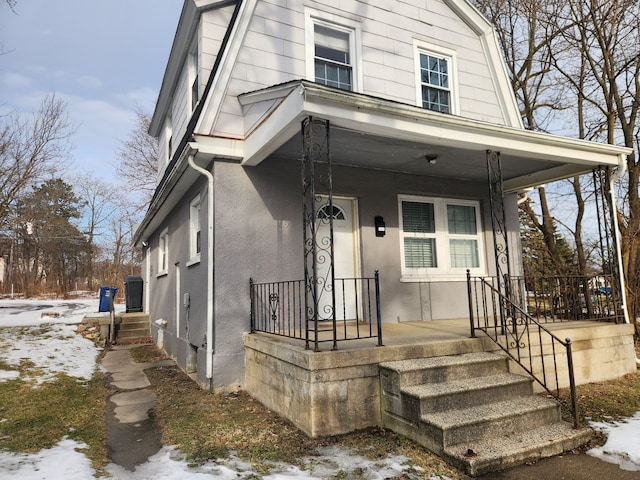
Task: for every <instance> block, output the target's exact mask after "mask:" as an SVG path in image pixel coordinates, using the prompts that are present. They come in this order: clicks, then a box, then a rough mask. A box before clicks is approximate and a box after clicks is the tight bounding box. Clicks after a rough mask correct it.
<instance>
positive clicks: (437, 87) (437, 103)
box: [415, 42, 458, 114]
mask: <svg viewBox="0 0 640 480" xmlns="http://www.w3.org/2000/svg"><path fill="white" fill-rule="evenodd" d="M415 46H416V85H417V86H418V88H417V99H418V104H419V105H420V106H421V107H422V108H426V109H428V110H434V111H436V112H442V113H453V114H455V113H457V103H458V102H457V86H456V57H455V52H454V51H453V50H449V49H446V48H443V47H439V46H432V45H429V46H427V45H425V44H422V43H420V42H415Z"/></svg>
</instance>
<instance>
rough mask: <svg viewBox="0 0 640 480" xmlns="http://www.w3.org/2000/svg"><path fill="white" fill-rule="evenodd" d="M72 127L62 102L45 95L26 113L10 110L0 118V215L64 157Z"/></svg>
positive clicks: (4, 216) (3, 214)
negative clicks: (37, 105) (37, 104)
mask: <svg viewBox="0 0 640 480" xmlns="http://www.w3.org/2000/svg"><path fill="white" fill-rule="evenodd" d="M72 134H73V129H72V127H71V124H70V122H69V119H68V116H67V106H66V104H65V102H63V101H62V100H60V99H59V98H57V97H56V95H55V94H50V95H47V96H46V97H45V98H44V99H43V100H42V103H41V104H40V108H39V109H38V111H36V112H35V113H33V114H32V115H31V116H30V117H25V116H23V115H20V114H19V113H18V112H15V111H14V112H12V113H10V114H8V115H6V116H4V117H2V118H0V218H7V217H8V211H9V208H10V205H11V204H12V202H14V201H15V200H16V198H18V196H19V195H20V193H21V192H23V191H25V189H26V188H27V187H29V186H32V185H35V184H36V183H37V182H38V181H41V180H43V179H44V178H45V177H47V176H49V174H51V173H52V172H53V171H54V169H55V166H56V165H55V162H59V161H61V160H63V159H66V158H67V157H68V154H69V151H70V148H71V144H70V139H71V136H72Z"/></svg>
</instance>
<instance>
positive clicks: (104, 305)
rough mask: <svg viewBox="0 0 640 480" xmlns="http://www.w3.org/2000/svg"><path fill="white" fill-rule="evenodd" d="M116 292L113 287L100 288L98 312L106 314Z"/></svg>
mask: <svg viewBox="0 0 640 480" xmlns="http://www.w3.org/2000/svg"><path fill="white" fill-rule="evenodd" d="M117 292H118V289H117V288H114V287H100V303H99V304H98V312H108V311H109V305H111V302H113V299H114V298H115V296H116V293H117ZM109 296H111V298H109Z"/></svg>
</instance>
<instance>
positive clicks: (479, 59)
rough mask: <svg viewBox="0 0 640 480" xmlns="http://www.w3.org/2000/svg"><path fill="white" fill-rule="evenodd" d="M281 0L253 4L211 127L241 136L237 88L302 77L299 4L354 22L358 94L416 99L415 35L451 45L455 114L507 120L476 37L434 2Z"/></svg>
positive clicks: (242, 90)
mask: <svg viewBox="0 0 640 480" xmlns="http://www.w3.org/2000/svg"><path fill="white" fill-rule="evenodd" d="M281 4H282V2H276V0H265V1H260V2H258V3H257V6H256V10H255V12H254V16H253V18H252V20H251V23H250V27H249V30H248V32H247V33H246V36H245V41H244V44H243V47H242V48H241V50H240V53H239V55H238V58H237V61H236V64H235V67H234V70H233V73H232V77H231V81H230V84H229V87H228V91H227V97H226V99H225V101H224V103H223V105H222V108H221V110H220V115H219V117H218V121H217V124H216V125H215V126H214V128H213V130H212V133H214V134H216V135H223V136H227V137H235V138H242V136H243V135H244V127H243V121H242V110H241V107H240V105H239V103H238V101H237V99H236V97H237V96H238V95H239V94H241V93H245V92H250V91H253V90H258V89H261V88H265V87H268V86H271V85H275V84H279V83H283V82H287V81H290V80H294V79H300V78H305V75H306V69H305V61H306V60H305V48H304V41H305V32H304V28H305V21H304V8H305V6H307V7H311V8H313V9H315V10H319V11H326V12H328V13H330V14H333V15H337V16H342V17H344V18H348V19H350V20H356V21H358V23H359V25H360V28H361V32H362V58H361V68H362V72H363V85H362V91H363V93H365V94H369V95H374V96H378V97H382V98H385V99H389V100H394V101H398V102H403V103H408V104H413V105H415V104H416V88H417V87H416V74H415V71H414V69H415V55H416V52H415V50H414V40H419V41H422V42H426V43H430V44H434V45H438V46H442V47H446V48H448V49H451V50H454V51H455V54H456V59H457V65H458V71H457V80H458V89H459V95H458V98H459V104H460V111H459V114H460V115H461V116H465V117H469V118H473V119H478V120H483V121H487V122H492V123H499V124H504V123H506V120H505V118H504V115H503V113H502V111H501V108H500V105H499V101H498V98H497V96H496V95H495V92H494V83H493V80H492V78H491V75H490V69H489V67H488V65H487V64H486V54H485V52H484V50H483V46H482V43H481V41H480V39H479V38H478V37H477V35H476V34H475V33H474V32H473V31H472V30H471V29H470V28H469V27H468V26H467V25H466V24H465V23H464V22H463V21H462V20H461V19H460V18H458V17H457V15H456V14H455V13H454V12H452V11H451V10H450V9H449V8H448V7H447V6H446V5H445V4H444V3H443V2H442V1H441V0H429V1H427V2H425V1H424V0H422V1H420V0H405V1H400V0H396V1H389V0H373V1H369V0H368V1H357V0H342V1H340V2H339V3H336V2H335V1H334V0H317V1H303V0H290V1H288V2H287V3H286V5H287V7H283V6H282V5H281ZM336 4H337V5H339V6H338V7H336V6H335V5H336ZM425 5H426V6H425ZM310 80H313V79H310Z"/></svg>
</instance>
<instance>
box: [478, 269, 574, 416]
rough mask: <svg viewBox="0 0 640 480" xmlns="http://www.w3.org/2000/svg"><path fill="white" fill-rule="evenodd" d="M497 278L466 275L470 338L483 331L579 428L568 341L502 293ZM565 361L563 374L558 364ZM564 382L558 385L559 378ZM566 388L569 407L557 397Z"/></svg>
mask: <svg viewBox="0 0 640 480" xmlns="http://www.w3.org/2000/svg"><path fill="white" fill-rule="evenodd" d="M500 287H501V286H500V285H498V282H497V279H496V278H495V277H493V278H490V277H489V278H479V277H473V278H472V277H471V275H470V274H469V273H467V289H468V296H469V321H470V326H471V336H472V337H474V338H475V336H476V332H477V331H478V330H480V331H482V332H484V333H485V334H486V335H487V336H488V337H489V338H490V339H491V340H492V341H493V342H494V343H495V344H496V345H498V346H499V347H500V348H501V349H502V350H503V351H504V352H505V353H506V354H507V355H508V356H509V357H510V358H511V359H513V360H514V361H515V362H516V363H517V364H518V365H520V367H521V368H522V369H523V370H525V371H526V372H527V373H528V374H529V375H530V376H531V377H533V379H534V380H535V381H536V382H538V383H539V384H540V385H541V386H542V388H544V389H545V390H546V391H547V392H548V393H549V394H550V395H552V396H553V397H554V398H555V399H556V400H558V402H560V403H561V404H563V405H564V406H565V408H568V409H569V411H571V414H572V415H573V423H574V427H575V428H578V427H579V417H578V407H577V398H576V385H575V377H574V372H573V355H572V351H571V339H570V338H567V339H565V340H563V339H561V338H559V337H558V336H556V335H554V334H553V333H552V332H551V331H550V330H549V329H548V328H546V327H545V326H544V325H543V324H542V323H540V322H539V321H538V320H536V319H535V318H533V317H532V316H531V315H529V314H528V313H527V312H526V311H525V310H524V309H523V308H522V307H521V306H520V305H518V304H517V303H515V302H512V301H511V300H510V299H509V298H507V297H506V296H505V295H503V294H502V293H501V288H500ZM502 287H503V288H504V285H503V286H502ZM565 361H566V371H565V370H564V368H563V367H562V365H561V363H564V362H565ZM561 378H562V380H563V382H566V383H561V382H560V379H561ZM566 385H568V386H569V389H570V392H571V404H570V405H567V404H566V403H565V402H563V400H562V399H561V397H560V394H559V390H560V388H561V387H563V386H566Z"/></svg>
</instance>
